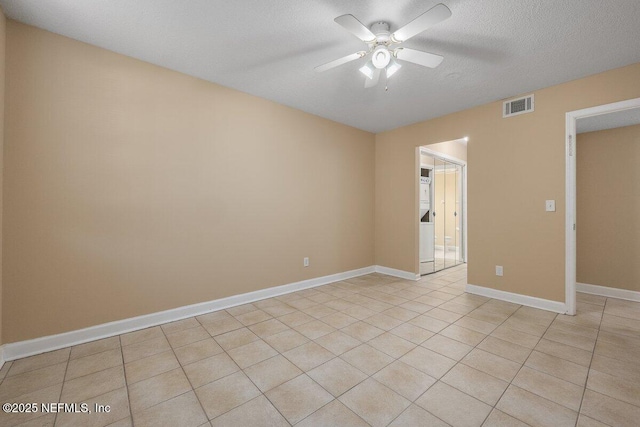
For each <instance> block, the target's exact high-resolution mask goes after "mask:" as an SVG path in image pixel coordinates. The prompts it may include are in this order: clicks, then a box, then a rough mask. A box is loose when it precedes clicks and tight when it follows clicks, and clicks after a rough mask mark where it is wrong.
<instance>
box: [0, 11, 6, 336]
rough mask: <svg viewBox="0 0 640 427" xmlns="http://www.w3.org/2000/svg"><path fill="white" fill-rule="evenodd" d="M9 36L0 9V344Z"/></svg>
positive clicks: (0, 333)
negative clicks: (7, 45)
mask: <svg viewBox="0 0 640 427" xmlns="http://www.w3.org/2000/svg"><path fill="white" fill-rule="evenodd" d="M6 35H7V20H6V18H5V17H4V13H3V12H2V9H0V344H2V343H3V341H2V340H3V338H4V337H3V336H2V202H3V199H2V179H3V176H4V173H3V171H2V169H3V166H4V74H5V73H4V65H5V41H6Z"/></svg>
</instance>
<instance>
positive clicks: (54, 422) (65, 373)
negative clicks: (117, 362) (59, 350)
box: [7, 348, 124, 426]
mask: <svg viewBox="0 0 640 427" xmlns="http://www.w3.org/2000/svg"><path fill="white" fill-rule="evenodd" d="M70 360H71V348H69V355H68V356H67V366H65V368H64V375H63V376H62V386H61V387H60V394H59V395H58V402H60V399H62V390H64V384H65V383H66V377H67V371H68V370H69V361H70ZM12 366H13V365H12ZM123 369H124V367H123ZM8 374H9V372H7V375H8ZM57 422H58V412H56V415H55V417H53V425H54V426H55V425H56V423H57Z"/></svg>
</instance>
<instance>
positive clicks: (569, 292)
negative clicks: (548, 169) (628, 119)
mask: <svg viewBox="0 0 640 427" xmlns="http://www.w3.org/2000/svg"><path fill="white" fill-rule="evenodd" d="M638 107H640V98H634V99H628V100H626V101H620V102H614V103H611V104H605V105H598V106H595V107H590V108H584V109H582V110H576V111H570V112H568V113H566V125H565V197H566V200H565V206H566V214H565V302H566V305H567V314H576V231H575V226H576V155H575V153H576V148H577V147H576V120H577V119H580V118H585V117H591V116H598V115H601V114H607V113H614V112H617V111H625V110H630V109H632V108H638Z"/></svg>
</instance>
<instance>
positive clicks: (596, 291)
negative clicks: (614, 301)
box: [576, 283, 640, 301]
mask: <svg viewBox="0 0 640 427" xmlns="http://www.w3.org/2000/svg"><path fill="white" fill-rule="evenodd" d="M576 291H578V292H583V293H585V294H592V295H600V296H603V297H608V298H618V299H626V300H629V301H640V292H638V291H629V290H627V289H618V288H610V287H608V286H599V285H589V284H587V283H576Z"/></svg>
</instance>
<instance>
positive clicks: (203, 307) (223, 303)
mask: <svg viewBox="0 0 640 427" xmlns="http://www.w3.org/2000/svg"><path fill="white" fill-rule="evenodd" d="M389 270H391V269H389ZM374 271H377V267H374V266H370V267H364V268H359V269H357V270H351V271H345V272H343V273H337V274H331V275H329V276H323V277H317V278H313V279H308V280H302V281H300V282H295V283H290V284H287V285H282V286H274V287H271V288H267V289H260V290H258V291H254V292H248V293H245V294H240V295H234V296H230V297H227V298H221V299H217V300H213V301H207V302H202V303H198V304H192V305H187V306H183V307H177V308H173V309H170V310H165V311H159V312H156V313H150V314H145V315H142V316H137V317H131V318H128V319H122V320H117V321H115V322H109V323H103V324H101V325H95V326H90V327H88V328H84V329H78V330H75V331H70V332H64V333H62V334H57V335H49V336H46V337H41V338H35V339H32V340H27V341H19V342H15V343H8V344H4V345H3V346H2V348H1V350H0V351H2V353H4V354H3V357H4V359H3V360H7V361H9V360H15V359H19V358H22V357H27V356H32V355H34V354H40V353H45V352H47V351H52V350H57V349H59V348H65V347H70V346H73V345H78V344H83V343H86V342H89V341H95V340H98V339H102V338H108V337H112V336H115V335H120V334H124V333H127V332H132V331H137V330H139V329H145V328H149V327H152V326H157V325H161V324H163V323H167V322H174V321H176V320H181V319H186V318H188V317H193V316H198V315H201V314H206V313H210V312H212V311H217V310H222V309H224V308H229V307H234V306H237V305H242V304H247V303H250V302H253V301H259V300H262V299H265V298H272V297H276V296H278V295H283V294H288V293H291V292H296V291H300V290H303V289H309V288H314V287H316V286H322V285H327V284H329V283H333V282H339V281H341V280H347V279H351V278H353V277H358V276H364V275H365V274H370V273H373V272H374ZM395 271H399V270H395ZM385 274H390V273H385Z"/></svg>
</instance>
